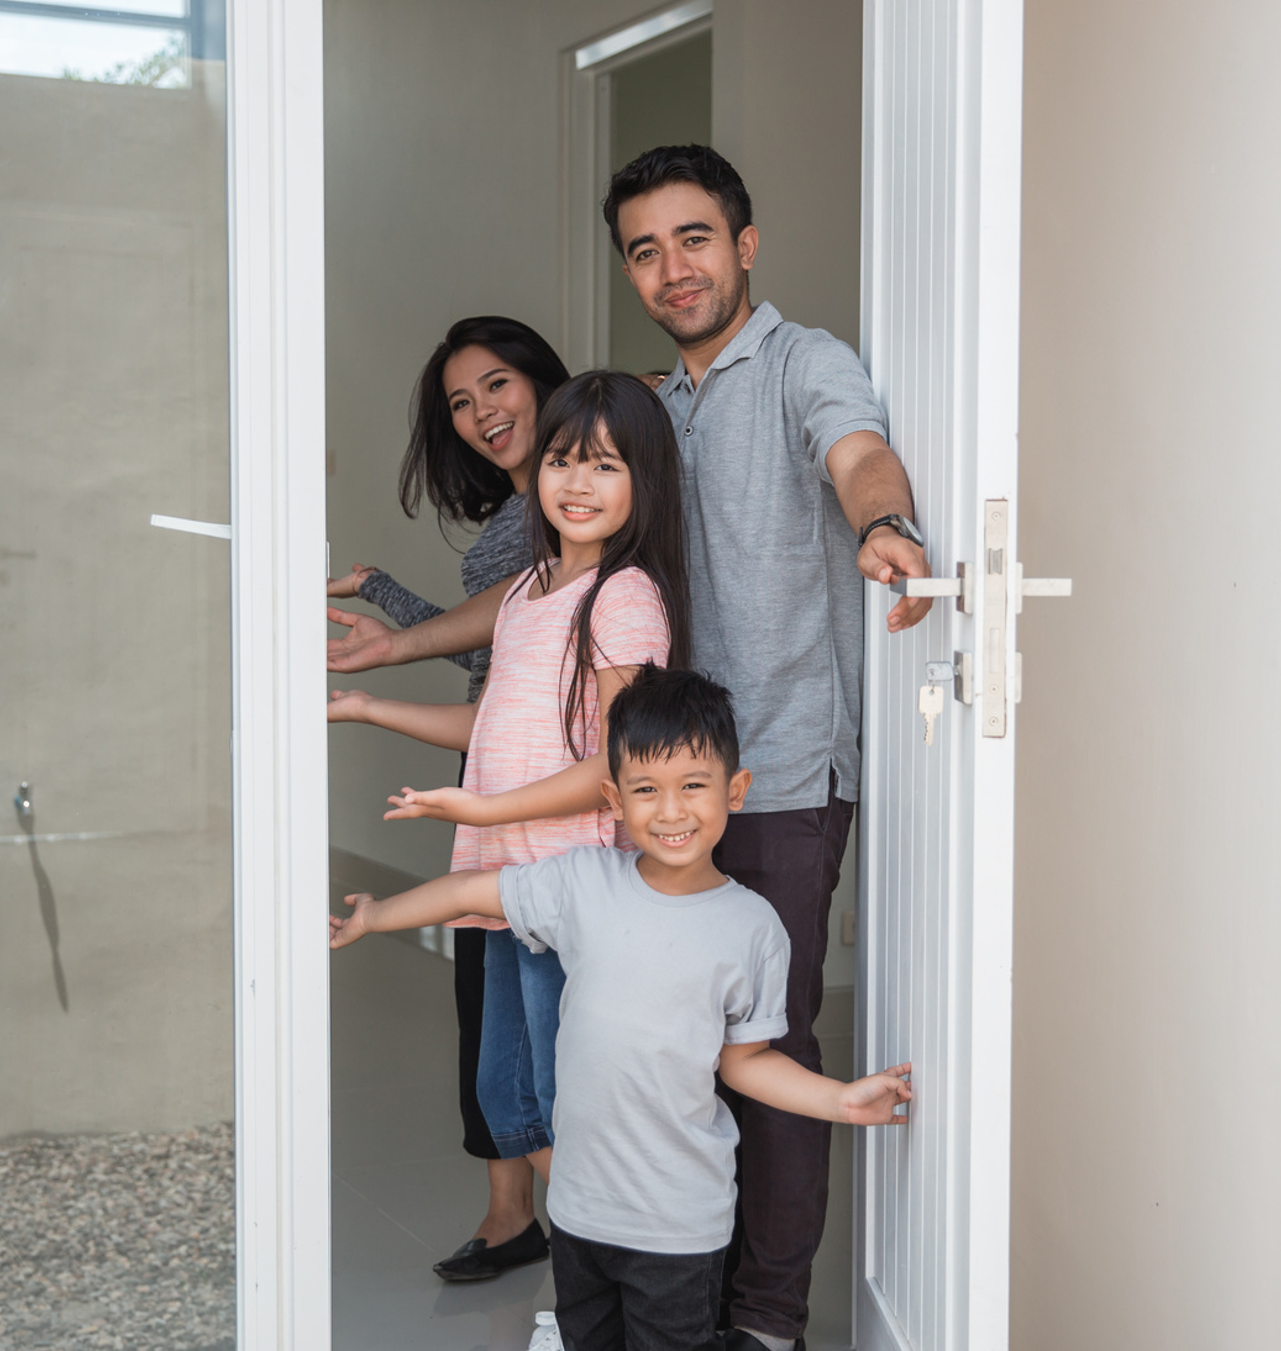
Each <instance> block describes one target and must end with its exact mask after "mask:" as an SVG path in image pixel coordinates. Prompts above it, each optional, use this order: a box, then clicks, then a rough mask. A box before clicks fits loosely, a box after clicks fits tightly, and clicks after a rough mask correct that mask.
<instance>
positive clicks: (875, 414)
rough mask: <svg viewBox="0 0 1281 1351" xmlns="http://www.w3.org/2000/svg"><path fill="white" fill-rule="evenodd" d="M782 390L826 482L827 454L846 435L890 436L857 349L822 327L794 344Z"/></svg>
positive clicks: (808, 451) (810, 454) (795, 421)
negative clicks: (860, 433) (863, 433)
mask: <svg viewBox="0 0 1281 1351" xmlns="http://www.w3.org/2000/svg"><path fill="white" fill-rule="evenodd" d="M783 389H784V398H785V400H786V402H787V405H788V409H789V412H790V414H791V418H792V420H793V422H794V423H795V425H797V426H799V427H800V429H801V441H802V444H803V445H804V447H805V452H806V454H807V455H808V457H809V459H810V462H811V463H812V464H813V466H814V468H815V469H816V470H817V471H818V474H819V477H820V478H821V479H822V480H823V481H824V482H825V483H831V481H832V476H831V474H829V473H828V469H827V455H828V452H829V451H830V450H831V449H832V447H833V446H834V445H835V444H836V443H837V442H838V441H839V440H840V439H841V438H842V437H843V436H849V435H851V433H853V432H876V433H877V434H878V435H879V436H881V437H883V438H884V437H886V435H887V432H888V428H887V426H886V423H885V414H884V412H883V411H882V409H881V405H880V402H879V401H878V400H877V397H876V394H875V393H874V392H873V390H872V382H871V381H870V380H869V379H868V378H867V372H866V371H865V370H864V369H863V363H862V362H861V361H860V360H859V357H858V353H857V352H856V351H855V350H854V349H853V348H852V347H851V346H850V345H849V344H848V343H844V342H841V340H840V339H839V338H834V337H832V335H831V334H830V333H827V332H825V331H824V330H823V329H808V330H806V331H805V334H804V336H803V337H802V338H800V339H798V340H797V342H796V343H795V344H794V345H793V347H792V350H791V351H790V352H789V354H788V359H787V365H786V367H785V369H784V374H783Z"/></svg>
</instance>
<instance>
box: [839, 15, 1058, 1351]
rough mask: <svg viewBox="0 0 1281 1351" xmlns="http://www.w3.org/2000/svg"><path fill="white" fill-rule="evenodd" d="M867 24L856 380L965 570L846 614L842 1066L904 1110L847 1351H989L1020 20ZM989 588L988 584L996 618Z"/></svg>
mask: <svg viewBox="0 0 1281 1351" xmlns="http://www.w3.org/2000/svg"><path fill="white" fill-rule="evenodd" d="M864 14H865V30H864V61H865V82H864V124H863V125H864V199H863V201H864V229H863V260H864V268H863V287H862V295H863V307H864V308H863V336H862V355H863V358H864V360H865V361H866V362H867V363H868V366H869V373H870V375H871V377H872V381H873V384H874V386H875V388H876V390H877V393H878V395H879V396H880V397H881V399H882V402H883V403H884V404H885V406H886V409H887V412H888V413H889V416H890V422H891V436H892V440H893V441H894V444H895V446H896V448H897V449H898V450H899V452H900V453H901V454H903V456H904V459H905V462H906V463H907V464H908V467H909V472H910V474H911V476H912V478H913V483H914V486H915V487H916V489H917V510H918V517H919V518H920V519H921V520H922V523H923V527H924V532H925V536H926V540H927V547H928V548H929V550H930V558H931V562H932V565H933V567H934V570H935V572H936V573H937V574H939V575H940V576H948V577H952V578H955V577H956V576H957V574H958V568H959V567H960V565H961V564H962V563H968V565H969V567H970V568H971V575H972V576H973V577H974V601H973V604H972V606H971V607H970V611H969V612H967V613H961V612H959V611H958V610H957V608H956V604H955V602H954V601H953V600H950V599H941V600H938V601H936V602H935V610H934V612H933V613H932V614H931V615H930V616H929V617H928V618H927V620H926V621H925V622H924V623H923V624H922V625H921V626H920V627H919V628H918V629H915V630H913V631H912V632H911V633H909V634H906V635H898V636H897V637H894V638H887V636H886V634H885V632H884V621H883V616H884V612H885V608H886V607H885V605H884V603H883V601H881V600H876V601H873V603H871V604H869V607H868V625H869V627H868V641H867V659H866V665H865V671H866V677H867V693H866V701H865V726H864V733H865V735H864V785H865V790H866V791H865V793H864V808H863V811H862V813H861V817H862V821H861V825H862V848H861V849H860V867H861V872H862V876H861V879H860V881H861V886H860V916H861V930H860V946H861V949H862V952H861V962H862V966H863V973H862V979H861V980H860V997H861V1009H860V1014H861V1017H860V1021H861V1023H862V1027H861V1028H860V1042H861V1052H862V1054H861V1058H862V1059H863V1060H864V1061H866V1060H868V1059H870V1058H871V1057H874V1056H875V1057H880V1058H883V1057H884V1056H885V1054H886V1052H887V1051H892V1052H893V1054H892V1055H891V1056H890V1059H892V1060H893V1059H898V1058H905V1057H910V1058H912V1059H913V1061H914V1062H915V1067H914V1079H915V1089H916V1102H915V1103H914V1104H913V1108H912V1115H913V1124H912V1125H911V1126H909V1127H908V1128H907V1130H905V1131H901V1132H893V1133H892V1136H893V1138H891V1134H890V1133H887V1132H876V1133H872V1132H869V1133H867V1136H866V1138H865V1139H864V1140H862V1141H861V1142H860V1154H861V1157H862V1166H861V1168H860V1174H861V1176H862V1177H863V1178H864V1179H865V1181H866V1185H865V1186H864V1187H863V1189H862V1194H861V1195H860V1197H859V1219H858V1221H857V1224H858V1228H857V1232H856V1235H855V1243H856V1252H857V1254H858V1255H857V1258H856V1265H855V1273H854V1276H855V1298H856V1310H857V1316H858V1324H859V1326H858V1332H859V1342H858V1345H859V1347H860V1348H861V1349H862V1351H882V1349H883V1348H884V1351H890V1348H893V1351H908V1349H909V1348H921V1351H1000V1349H1001V1348H1004V1347H1005V1346H1007V1345H1008V1337H1009V1196H1010V1184H1009V1176H1010V1170H1009V1165H1010V1040H1011V1013H1012V1000H1011V992H1012V990H1011V975H1012V971H1011V967H1012V920H1013V848H1014V832H1013V823H1014V723H1015V719H1014V700H1015V699H1016V698H1017V694H1016V693H1014V691H1015V690H1016V689H1017V684H1018V677H1017V671H1018V662H1017V654H1016V652H1015V615H1016V614H1017V610H1018V604H1017V601H1016V600H1015V599H1014V587H1016V586H1017V585H1019V583H1018V582H1016V581H1014V580H1010V581H1009V583H1008V585H1007V583H1006V580H1005V579H1006V578H1009V579H1014V578H1016V577H1017V576H1019V575H1020V574H1018V573H1017V570H1016V564H1015V559H1016V558H1017V547H1016V546H1017V538H1018V536H1017V527H1018V493H1017V487H1018V484H1017V475H1018V422H1017V411H1018V355H1019V350H1018V321H1019V203H1020V189H1021V101H1022V0H959V2H958V3H952V0H935V3H931V4H927V5H923V6H908V5H905V4H902V3H900V0H867V3H866V7H865V11H864ZM940 109H942V110H943V112H944V113H945V114H946V116H941V115H940ZM923 204H925V205H923ZM895 212H897V213H898V214H897V215H895V214H894V213H895ZM988 501H999V502H1001V503H1002V504H1003V506H1002V507H1001V508H1000V511H1001V515H1002V517H1003V519H1004V520H1005V522H1006V524H1007V525H1008V540H1007V543H1006V546H1005V547H1004V548H1002V549H1000V550H993V549H989V548H987V546H986V543H985V518H986V510H985V503H986V502H988ZM989 574H992V575H995V574H1000V576H1001V581H1000V585H999V586H998V587H997V588H996V591H995V592H994V591H993V589H992V587H991V586H990V584H989ZM997 593H999V596H1000V600H999V602H998V601H997V600H996V599H995V595H996V594H997ZM1041 594H1050V593H1048V592H1043V593H1041ZM954 653H957V654H960V653H964V654H968V655H969V657H970V658H971V660H972V666H973V696H972V697H973V703H972V706H967V705H966V704H965V703H963V702H959V701H958V700H956V699H954V698H953V689H952V686H951V685H950V684H949V685H948V686H946V687H945V689H946V702H945V706H944V710H943V713H942V715H941V717H940V719H939V721H938V723H937V725H936V728H935V736H934V745H933V746H932V747H931V748H929V749H928V750H926V749H925V748H924V747H923V746H922V745H921V730H922V729H921V722H920V719H919V717H918V716H917V712H916V710H917V702H916V700H917V690H918V688H919V687H920V686H921V685H922V684H923V683H924V679H925V674H926V672H925V663H926V662H927V661H929V660H935V661H939V660H941V661H944V662H950V661H951V660H952V658H953V655H954ZM992 671H999V672H1000V673H1001V675H1002V679H1001V681H1000V682H999V683H998V684H997V685H991V684H990V683H989V679H988V677H989V674H990V672H992ZM1006 673H1009V675H1010V677H1011V678H1010V679H1009V680H1008V681H1007V680H1005V679H1004V675H1005V674H1006ZM994 690H995V691H997V692H996V693H994V692H993V691H994ZM958 693H959V691H958ZM998 715H999V716H998ZM993 718H995V724H996V725H997V726H999V727H1000V728H1001V729H1003V730H999V731H998V730H995V728H994V726H993V724H992V723H991V722H989V721H988V720H989V719H993ZM913 926H917V927H915V928H914V927H913ZM880 1067H881V1066H880V1065H879V1064H867V1065H866V1068H868V1069H879V1068H880Z"/></svg>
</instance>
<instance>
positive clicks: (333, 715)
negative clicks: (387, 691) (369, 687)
mask: <svg viewBox="0 0 1281 1351" xmlns="http://www.w3.org/2000/svg"><path fill="white" fill-rule="evenodd" d="M329 721H330V722H367V723H370V724H371V725H372V726H374V727H385V728H387V730H388V731H390V732H403V733H404V734H405V735H406V736H411V737H414V738H415V739H417V740H418V741H428V742H430V743H431V744H432V745H433V746H443V747H444V749H445V750H447V751H465V750H466V749H467V746H468V743H469V742H470V741H471V730H472V727H473V726H474V725H475V722H476V705H475V704H411V703H408V702H407V701H405V700H403V699H378V698H375V696H374V695H372V694H366V693H365V691H364V690H333V691H332V692H331V693H330V696H329Z"/></svg>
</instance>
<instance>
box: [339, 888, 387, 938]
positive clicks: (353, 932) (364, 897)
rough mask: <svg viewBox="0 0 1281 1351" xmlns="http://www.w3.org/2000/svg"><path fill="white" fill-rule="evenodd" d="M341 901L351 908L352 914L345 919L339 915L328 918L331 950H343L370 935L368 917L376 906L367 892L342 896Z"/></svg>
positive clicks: (375, 902)
mask: <svg viewBox="0 0 1281 1351" xmlns="http://www.w3.org/2000/svg"><path fill="white" fill-rule="evenodd" d="M343 900H344V901H345V902H346V903H347V904H348V905H350V906H351V907H352V912H351V914H350V915H348V916H347V917H346V918H343V917H342V916H341V915H330V916H329V946H330V947H331V948H345V947H347V946H348V944H350V943H354V942H355V941H356V940H357V939H358V938H363V937H364V936H365V935H366V934H367V933H370V932H371V925H370V916H371V915H372V913H373V907H374V906H376V905H377V904H378V902H377V901H376V900H374V898H373V897H372V896H371V895H370V894H369V893H368V892H367V891H358V892H354V893H353V894H352V895H350V896H344V897H343Z"/></svg>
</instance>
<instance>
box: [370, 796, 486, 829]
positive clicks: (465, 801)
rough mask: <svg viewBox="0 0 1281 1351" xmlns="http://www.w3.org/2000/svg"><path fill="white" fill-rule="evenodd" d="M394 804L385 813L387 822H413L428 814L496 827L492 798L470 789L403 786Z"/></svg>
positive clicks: (457, 822)
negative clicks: (493, 817) (419, 788)
mask: <svg viewBox="0 0 1281 1351" xmlns="http://www.w3.org/2000/svg"><path fill="white" fill-rule="evenodd" d="M387 801H388V802H390V803H391V804H392V809H391V811H389V812H384V813H383V820H384V821H409V820H412V819H414V818H415V817H420V816H423V817H426V818H427V819H428V820H431V821H452V822H453V823H454V824H455V825H457V826H492V825H495V824H496V822H495V821H494V820H493V819H492V812H491V811H490V810H489V808H488V802H489V799H488V798H486V797H485V796H483V795H482V794H481V793H473V792H472V791H471V789H470V788H429V789H423V790H418V789H414V788H402V789H401V790H400V793H399V795H396V794H393V795H392V796H391V797H389V798H388V799H387Z"/></svg>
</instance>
